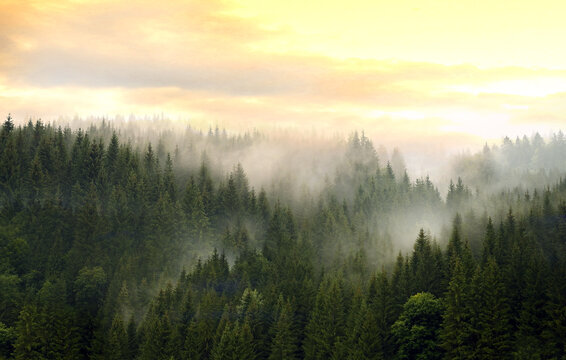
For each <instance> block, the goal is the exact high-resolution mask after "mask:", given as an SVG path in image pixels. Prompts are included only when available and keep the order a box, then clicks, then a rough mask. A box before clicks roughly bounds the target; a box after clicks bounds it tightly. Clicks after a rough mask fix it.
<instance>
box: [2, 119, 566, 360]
mask: <svg viewBox="0 0 566 360" xmlns="http://www.w3.org/2000/svg"><path fill="white" fill-rule="evenodd" d="M138 130H139V129H136V128H135V125H133V124H129V127H126V126H121V127H120V126H116V127H114V126H113V125H112V123H108V122H101V123H97V124H94V123H93V124H92V125H90V126H89V127H88V128H87V130H81V129H78V128H73V129H71V128H70V127H59V126H55V125H53V124H44V123H42V122H41V121H37V122H35V123H34V122H31V121H30V122H29V123H27V124H25V125H22V126H15V125H14V122H13V121H12V119H11V118H10V117H8V119H7V120H6V121H5V122H4V123H3V125H2V128H1V130H0V195H1V197H0V359H1V358H6V359H12V358H15V359H91V358H92V359H166V360H168V359H302V358H305V359H394V358H397V359H417V358H418V359H515V358H517V359H560V358H563V357H565V356H566V281H564V279H565V278H566V182H565V181H563V180H561V179H562V177H563V176H564V175H566V172H565V171H566V167H565V166H564V164H563V163H559V162H555V161H554V159H555V158H556V159H558V158H560V156H561V158H560V159H562V160H560V161H563V159H564V157H565V156H566V152H565V151H566V150H564V146H562V145H560V144H563V143H564V140H563V139H562V138H561V137H560V136H561V135H559V136H558V137H557V138H555V140H552V141H550V142H547V143H545V142H544V141H542V142H540V141H539V140H536V139H535V140H536V145H535V143H534V141H533V144H532V145H531V142H528V140H519V142H518V143H516V144H514V145H509V144H508V143H507V140H506V141H505V142H504V144H503V145H502V146H501V148H491V149H490V148H487V149H486V150H484V152H482V153H479V154H475V155H470V156H469V157H461V158H460V159H459V160H458V161H457V162H456V165H457V166H455V169H456V170H458V171H459V173H461V177H459V176H460V174H456V175H455V177H454V179H453V181H452V182H451V184H450V186H449V187H448V189H438V188H437V187H436V186H435V185H434V183H433V182H432V181H431V180H430V179H429V178H428V177H425V178H417V179H411V178H410V176H409V173H408V172H407V171H405V172H403V173H402V174H401V173H399V170H397V171H394V169H393V167H392V165H391V164H390V163H389V162H388V161H387V160H388V159H379V158H378V156H377V153H376V150H375V148H374V145H373V143H372V141H371V140H370V139H369V138H367V137H366V136H365V135H364V134H363V133H353V134H352V135H351V136H350V137H349V139H348V140H347V141H342V142H337V143H336V144H333V145H332V146H331V147H329V148H328V152H327V153H325V152H324V147H323V146H311V147H305V148H300V147H299V150H296V151H295V152H292V151H291V152H290V155H289V154H287V155H280V153H279V152H277V153H276V152H275V151H270V149H273V148H277V147H279V148H281V147H282V146H281V144H275V143H274V144H273V145H270V140H269V139H268V138H267V137H266V136H264V135H262V134H259V133H253V134H243V135H240V134H235V135H234V134H227V133H226V131H221V130H219V129H215V130H213V129H211V130H210V131H209V132H208V133H202V132H200V131H197V130H194V129H191V128H186V129H185V131H184V132H182V133H174V132H171V131H169V132H168V131H163V132H162V133H159V134H143V133H142V132H140V131H138ZM525 141H527V142H525ZM313 142H315V141H313ZM554 144H559V145H554ZM527 145H528V146H529V149H534V150H532V151H533V153H532V154H531V155H529V157H528V159H529V160H528V161H529V162H528V164H527V165H525V166H524V167H521V166H520V165H518V164H519V163H520V159H525V158H527V157H526V156H519V155H517V156H516V157H517V159H515V157H513V156H515V155H508V157H507V158H505V159H515V160H506V161H507V163H503V162H501V161H500V155H499V154H515V153H516V152H518V151H519V150H521V149H523V148H525V147H527ZM507 149H512V150H507ZM541 149H542V150H541ZM525 151H526V150H525ZM276 154H277V155H276ZM529 154H530V153H529ZM545 154H550V155H545ZM252 155H253V156H252ZM501 156H503V155H501ZM299 159H300V161H299ZM240 160H242V162H240ZM513 161H515V162H513ZM557 161H558V160H557ZM244 163H245V164H249V166H250V167H254V169H253V171H252V173H253V174H254V176H250V175H249V173H248V172H247V169H246V166H244V165H243V164H244ZM529 164H530V165H529ZM533 164H534V165H533ZM539 164H542V165H540V166H539ZM484 168H485V169H487V170H485V172H482V171H478V170H477V169H484ZM510 168H513V169H516V171H515V172H508V171H507V169H510ZM490 169H491V170H490ZM540 169H542V170H540ZM535 170H536V171H537V172H536V174H538V175H537V177H536V179H537V181H531V182H528V181H525V182H521V181H519V180H520V179H519V180H518V179H517V178H518V177H520V176H519V175H518V174H521V176H523V175H524V176H527V175H528V174H531V175H532V174H534V173H535ZM539 170H540V171H539ZM525 174H526V175H525ZM549 174H550V175H549ZM472 175H473V176H472ZM507 175H509V176H512V177H514V178H509V179H507V178H506V176H507ZM539 175H540V176H539ZM543 175H544V176H543ZM260 178H261V179H260ZM507 180H508V182H507V184H510V185H508V186H505V183H506V181H507ZM494 182H497V186H494Z"/></svg>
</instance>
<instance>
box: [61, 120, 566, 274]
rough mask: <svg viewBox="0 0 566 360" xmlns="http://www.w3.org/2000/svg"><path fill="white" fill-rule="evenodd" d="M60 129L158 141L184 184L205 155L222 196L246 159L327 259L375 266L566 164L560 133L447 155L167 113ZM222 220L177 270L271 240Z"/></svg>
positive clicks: (537, 184) (548, 181) (257, 181)
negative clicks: (240, 240) (197, 124)
mask: <svg viewBox="0 0 566 360" xmlns="http://www.w3.org/2000/svg"><path fill="white" fill-rule="evenodd" d="M53 126H63V127H65V126H70V127H71V128H72V129H79V128H81V129H86V130H88V131H89V132H91V133H92V136H93V137H95V138H96V137H100V138H101V139H102V141H103V143H104V144H108V143H109V141H110V137H111V136H112V133H113V132H116V133H117V134H118V135H119V137H120V139H121V142H122V143H124V142H127V143H129V144H130V145H131V146H132V147H133V148H134V149H136V150H137V151H139V152H140V153H141V154H143V153H145V152H146V151H147V148H148V145H149V144H151V146H152V148H153V150H154V152H155V154H156V156H157V158H158V162H159V164H160V166H164V164H165V162H166V160H167V155H168V154H169V155H170V156H171V158H172V160H173V164H174V172H175V176H176V182H177V185H178V190H179V193H182V192H183V190H184V187H185V186H186V183H187V182H188V181H189V179H191V178H196V177H198V173H199V168H200V167H201V166H202V165H203V164H205V165H206V166H207V169H208V172H209V173H210V175H211V177H212V180H213V184H214V185H213V186H214V189H215V191H219V192H220V193H221V192H222V191H223V189H224V188H225V187H226V186H227V184H228V182H229V181H230V177H231V176H232V175H233V174H234V173H235V172H236V170H237V167H238V166H241V168H242V169H243V171H244V173H245V177H246V179H245V180H246V186H248V185H249V189H247V190H246V193H247V191H252V192H253V194H255V195H254V196H257V195H258V194H259V193H260V192H262V191H265V194H266V198H267V199H268V201H269V204H270V206H273V205H274V204H276V203H278V204H281V206H282V207H285V208H289V209H290V210H291V211H292V213H293V215H294V221H295V223H296V226H297V227H298V229H299V231H300V232H302V233H303V236H313V237H314V238H316V237H317V236H319V237H321V239H319V240H317V241H321V242H323V243H324V246H323V247H324V250H323V251H321V252H320V254H319V260H320V263H321V264H326V265H325V266H328V264H330V263H333V262H335V261H336V259H337V258H338V257H339V256H343V255H344V256H345V257H346V258H347V257H348V256H353V254H355V253H356V252H359V251H360V250H363V251H364V252H365V253H366V256H367V259H368V261H370V262H371V264H369V265H371V266H372V267H375V266H380V265H381V266H388V264H389V265H390V264H391V263H392V261H393V259H394V257H395V256H396V254H397V253H398V252H399V251H401V252H403V253H406V252H411V251H412V245H413V243H414V240H415V238H416V236H417V234H418V231H419V230H420V229H421V228H423V229H424V230H425V231H427V232H428V233H429V234H430V236H431V238H433V239H435V240H436V241H437V242H438V243H439V244H440V245H441V246H442V245H443V244H445V243H446V242H447V240H448V237H449V236H450V231H451V228H452V221H453V218H454V215H455V213H458V212H460V213H463V214H468V215H469V216H472V217H474V216H476V217H477V216H479V217H482V216H483V218H484V220H483V221H485V215H486V214H489V215H490V216H493V217H494V218H502V217H503V216H504V215H505V213H506V212H507V211H508V209H509V207H510V206H512V203H510V202H505V203H504V204H505V205H502V202H500V201H499V200H497V201H496V200H494V198H493V197H494V196H495V195H498V194H500V193H501V192H502V191H509V190H513V189H514V190H513V191H515V192H517V193H521V194H522V193H524V192H529V191H530V192H531V193H532V192H533V191H535V192H536V190H535V189H538V191H539V193H542V192H543V191H544V189H545V187H548V186H552V185H554V184H556V182H557V181H559V180H560V179H561V177H562V174H563V173H564V171H566V162H565V161H564V160H563V157H561V154H563V149H564V147H565V146H566V145H565V144H566V140H565V139H564V136H563V135H562V134H561V133H558V134H556V135H553V136H552V137H551V138H549V139H543V138H542V137H541V136H540V135H538V134H535V135H532V136H530V137H527V136H525V137H523V138H517V139H516V140H514V141H512V140H510V139H507V138H506V139H502V142H501V144H500V145H499V144H494V145H491V146H488V145H485V146H484V147H483V149H482V148H481V147H478V149H477V151H476V150H473V149H470V148H463V149H460V150H457V149H453V148H452V149H449V150H446V152H444V153H441V152H440V151H441V149H439V148H438V147H435V146H429V147H418V146H417V145H412V146H407V144H403V145H404V148H406V149H407V148H408V149H409V150H408V151H407V150H403V147H397V146H393V147H388V146H387V145H385V144H387V143H388V140H387V139H383V140H384V141H382V139H380V138H371V139H370V138H369V137H368V136H367V135H366V134H365V132H364V131H363V129H358V130H356V129H353V130H352V132H350V133H348V134H334V135H330V136H329V135H328V134H326V133H322V132H321V133H317V132H316V131H314V130H313V131H311V132H307V133H304V132H303V133H301V132H299V131H296V130H285V129H279V130H278V129H274V130H273V131H271V132H260V131H258V130H253V129H252V130H250V131H249V132H244V133H238V132H234V131H231V130H230V129H223V128H219V127H218V126H215V125H214V126H210V127H209V128H204V129H201V128H194V127H192V126H191V124H190V123H188V122H179V121H172V120H168V119H165V118H163V117H159V116H158V117H152V118H143V119H140V118H134V117H131V118H129V119H125V118H114V119H111V120H108V119H101V118H86V119H81V118H74V119H59V120H58V121H55V122H54V123H53ZM458 179H460V184H461V188H459V187H458V186H455V188H454V192H453V193H452V194H450V183H451V182H452V183H453V184H454V185H456V184H457V183H458ZM219 196H220V195H219ZM222 216H224V215H222ZM469 216H468V217H469ZM326 218H328V219H326ZM342 218H343V219H342ZM215 221H216V226H217V228H216V230H214V231H212V232H211V233H210V234H208V236H209V237H210V238H209V239H208V240H207V241H206V242H204V243H202V244H200V245H199V243H198V242H195V241H194V239H192V240H190V241H188V243H190V244H192V245H191V246H188V247H185V251H184V253H183V254H180V255H181V256H180V257H181V259H180V260H179V262H178V264H179V265H178V268H180V267H183V266H188V267H190V266H191V264H194V263H195V261H196V259H198V258H199V257H205V256H206V254H208V253H210V251H211V250H212V249H213V248H214V247H217V248H219V249H220V250H222V251H224V252H226V254H227V255H228V256H229V257H233V256H235V254H236V253H235V252H234V249H231V248H230V246H228V247H227V246H226V244H225V240H222V237H225V235H223V234H224V233H226V234H227V233H229V234H232V235H233V234H235V233H237V232H238V231H239V230H238V229H239V228H240V227H242V226H243V228H244V229H245V231H247V233H248V236H249V241H250V244H252V245H253V246H254V247H256V248H257V249H261V248H262V243H263V238H264V231H265V230H266V229H265V228H264V226H265V225H263V226H262V225H258V223H257V221H256V220H254V219H252V218H250V216H248V215H243V216H231V217H230V218H229V219H227V220H219V219H218V218H216V220H215ZM317 221H319V222H322V223H324V222H325V221H327V222H328V224H327V226H328V227H329V228H328V229H327V230H328V232H327V233H325V234H318V235H317V234H312V233H311V231H312V229H314V228H316V226H318V225H320V223H317ZM187 236H189V235H187ZM478 236H479V235H478ZM362 238H363V239H362ZM172 275H173V274H172Z"/></svg>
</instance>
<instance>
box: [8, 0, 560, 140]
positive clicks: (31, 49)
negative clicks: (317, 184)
mask: <svg viewBox="0 0 566 360" xmlns="http://www.w3.org/2000/svg"><path fill="white" fill-rule="evenodd" d="M565 14H566V2H564V1H554V0H537V1H527V0H512V1H503V0H502V1H492V0H490V1H487V0H367V1H364V0H348V1H342V0H340V1H331V0H325V1H322V0H231V1H228V0H226V1H221V0H202V1H195V0H189V1H181V0H169V1H144V0H136V1H116V0H112V1H110V0H98V1H97V0H92V1H91V0H62V1H47V0H37V1H34V0H29V1H26V0H15V1H11V0H0V15H1V16H0V18H1V19H2V20H0V49H1V50H0V109H2V112H3V113H5V114H7V113H9V112H10V113H12V115H13V116H14V117H15V118H16V119H22V120H25V119H27V118H29V117H32V118H37V117H41V118H43V119H51V118H56V117H58V116H74V115H79V116H88V115H95V116H109V117H113V116H116V115H123V116H129V115H130V114H134V115H136V116H144V115H153V114H165V115H166V116H170V117H172V118H175V119H177V118H179V119H188V120H189V121H192V122H193V123H194V124H195V125H197V126H203V127H208V126H209V124H212V125H213V126H214V125H216V124H218V125H220V126H224V127H226V128H228V129H232V130H244V129H252V128H260V129H273V128H278V129H279V128H285V129H287V128H292V129H298V130H302V129H308V130H309V131H311V130H313V129H314V130H316V131H321V132H328V133H331V134H334V133H346V134H347V133H348V132H349V131H351V130H354V129H358V130H359V129H365V131H366V133H368V134H369V135H370V136H371V137H372V138H374V139H375V140H376V141H378V142H384V143H386V144H387V143H388V142H389V143H390V144H391V143H394V142H397V141H399V142H414V141H417V140H418V141H420V142H429V143H430V142H433V143H435V144H448V145H450V144H453V145H459V144H464V143H473V142H481V141H480V138H483V139H494V138H500V137H502V136H504V135H510V136H516V135H519V134H527V135H530V134H532V133H533V132H534V131H540V132H541V134H542V135H547V134H548V133H549V132H550V131H552V130H557V129H560V128H561V127H563V126H564V124H566V111H565V110H566V45H564V44H566V41H565V40H564V39H565V38H566V21H564V15H565Z"/></svg>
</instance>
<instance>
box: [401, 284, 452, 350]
mask: <svg viewBox="0 0 566 360" xmlns="http://www.w3.org/2000/svg"><path fill="white" fill-rule="evenodd" d="M443 311H444V309H443V306H442V302H441V301H440V300H439V299H437V298H435V297H434V295H432V294H430V293H418V294H415V295H413V296H411V297H410V298H409V300H407V302H406V303H405V305H403V312H401V315H400V316H399V319H398V320H397V321H396V322H395V323H394V324H393V326H392V327H391V332H392V334H393V337H394V339H395V341H396V344H397V348H398V350H397V355H396V358H398V359H440V358H442V356H443V352H442V350H441V348H440V347H439V345H438V333H439V330H440V325H441V322H442V313H443Z"/></svg>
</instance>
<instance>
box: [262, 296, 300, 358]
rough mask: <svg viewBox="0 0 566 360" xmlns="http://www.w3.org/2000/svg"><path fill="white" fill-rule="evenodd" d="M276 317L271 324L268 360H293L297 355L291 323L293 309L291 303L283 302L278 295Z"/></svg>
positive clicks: (292, 323) (293, 329)
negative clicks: (271, 338) (271, 335)
mask: <svg viewBox="0 0 566 360" xmlns="http://www.w3.org/2000/svg"><path fill="white" fill-rule="evenodd" d="M277 307H278V309H277V313H278V317H277V319H276V321H275V323H274V324H273V326H272V328H271V331H272V332H273V340H272V343H271V353H270V355H269V360H283V359H287V360H293V359H295V358H296V353H297V338H296V334H295V331H296V329H295V327H294V322H293V315H294V314H293V308H292V306H291V303H290V302H289V301H288V300H287V301H284V300H283V297H282V296H281V295H280V296H279V300H278V304H277Z"/></svg>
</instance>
